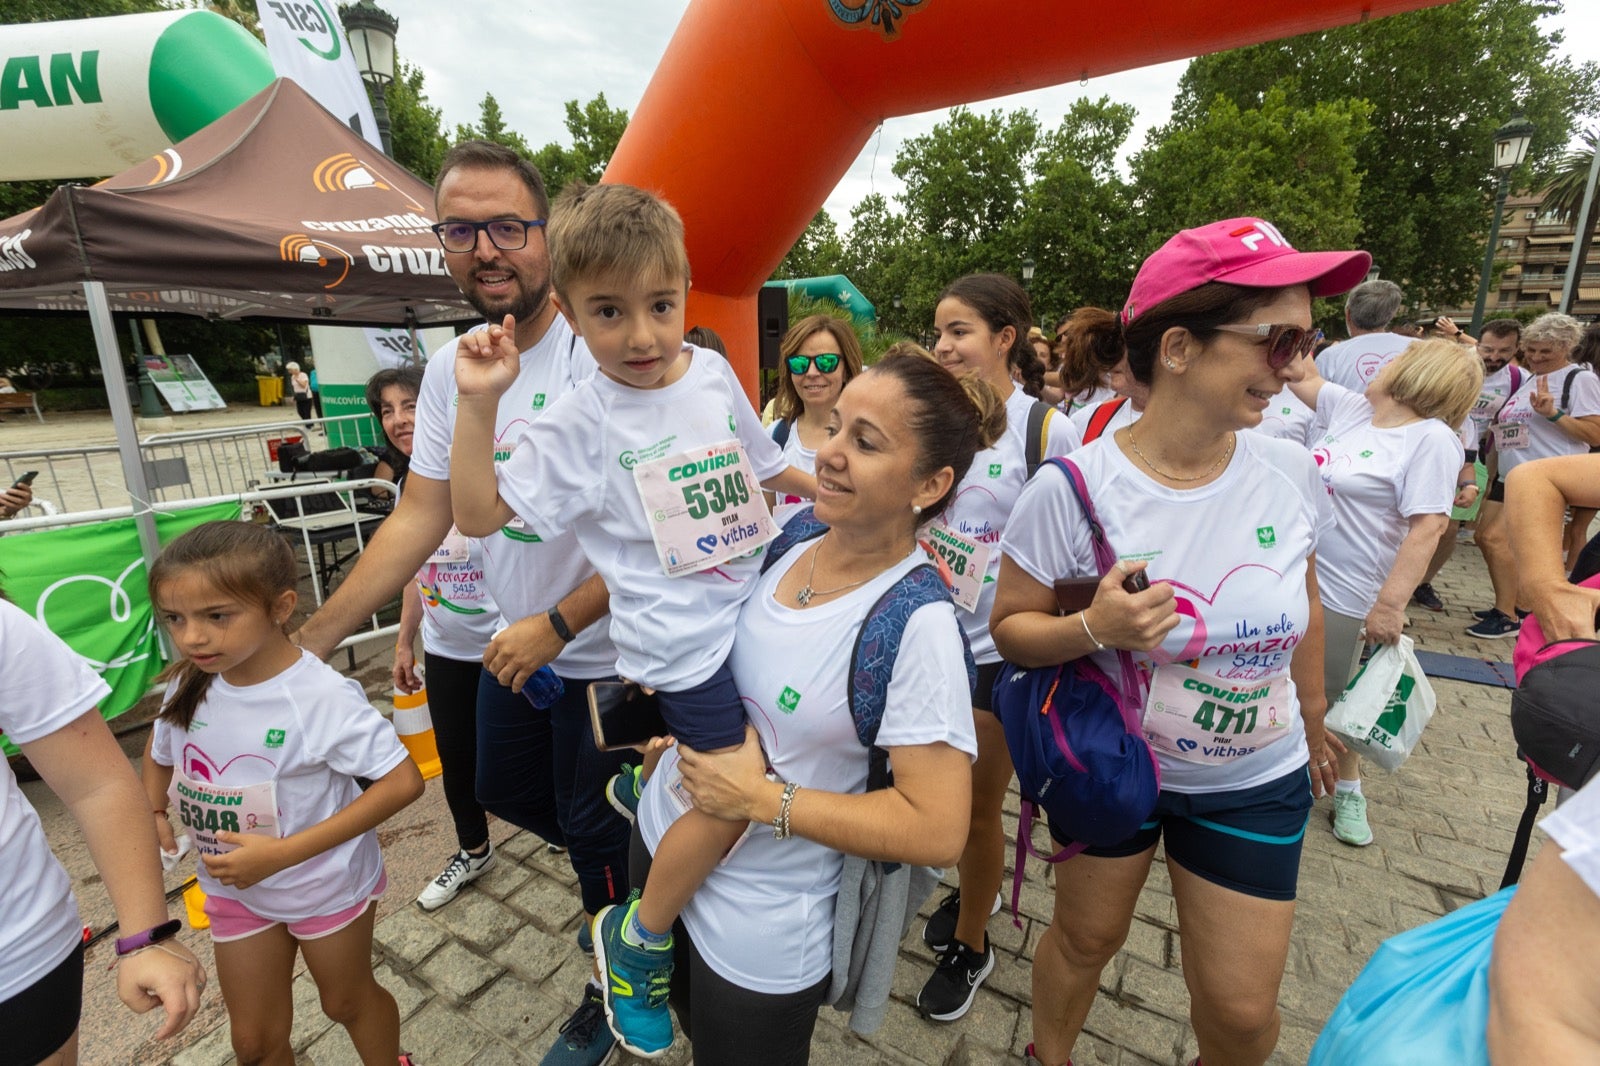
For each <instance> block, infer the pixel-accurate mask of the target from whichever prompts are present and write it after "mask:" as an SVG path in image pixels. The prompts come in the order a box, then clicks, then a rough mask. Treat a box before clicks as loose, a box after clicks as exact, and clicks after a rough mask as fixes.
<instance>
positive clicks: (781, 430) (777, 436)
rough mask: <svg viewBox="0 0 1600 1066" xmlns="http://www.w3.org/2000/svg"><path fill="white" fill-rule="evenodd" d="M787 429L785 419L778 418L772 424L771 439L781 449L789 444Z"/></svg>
mask: <svg viewBox="0 0 1600 1066" xmlns="http://www.w3.org/2000/svg"><path fill="white" fill-rule="evenodd" d="M789 429H790V426H789V420H788V419H787V418H780V419H778V420H777V421H776V422H774V423H772V430H771V433H772V439H773V440H775V441H777V442H778V447H780V448H781V447H783V446H784V445H785V444H788V443H789Z"/></svg>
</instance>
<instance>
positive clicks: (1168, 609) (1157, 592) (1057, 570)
mask: <svg viewBox="0 0 1600 1066" xmlns="http://www.w3.org/2000/svg"><path fill="white" fill-rule="evenodd" d="M1370 262H1371V257H1370V256H1368V255H1367V254H1366V253H1365V252H1313V253H1304V252H1297V251H1296V250H1295V249H1294V248H1293V247H1292V246H1291V245H1290V244H1289V242H1288V241H1287V240H1286V239H1285V238H1284V236H1283V235H1282V234H1281V233H1279V232H1278V230H1277V229H1276V228H1275V227H1273V226H1272V225H1271V224H1270V223H1268V222H1264V221H1262V220H1260V219H1254V218H1236V219H1228V220H1225V221H1222V222H1216V223H1212V224H1211V225H1209V226H1202V227H1199V228H1197V229H1192V230H1185V231H1184V232H1182V233H1179V234H1178V235H1177V236H1175V237H1173V238H1172V239H1171V240H1169V241H1168V242H1167V243H1166V244H1165V245H1163V246H1162V247H1161V248H1160V249H1159V250H1158V251H1156V253H1155V254H1154V255H1152V256H1151V257H1150V258H1149V259H1147V260H1145V262H1144V265H1143V266H1142V267H1141V268H1140V269H1139V273H1138V276H1137V277H1136V278H1135V279H1134V283H1133V291H1132V292H1131V293H1130V294H1129V296H1128V301H1127V304H1126V305H1125V306H1124V307H1123V309H1122V311H1121V312H1120V313H1119V314H1113V313H1111V312H1106V311H1101V312H1098V313H1096V312H1079V323H1080V327H1081V328H1083V329H1085V330H1088V331H1091V332H1093V333H1094V334H1095V342H1096V346H1097V347H1098V348H1100V349H1101V350H1103V351H1107V352H1108V353H1114V352H1122V353H1125V355H1126V358H1127V361H1128V369H1129V372H1130V373H1131V374H1132V375H1133V377H1134V378H1135V379H1136V380H1137V381H1138V382H1140V383H1141V384H1143V385H1146V386H1148V387H1149V390H1150V397H1149V401H1148V403H1147V405H1146V408H1145V415H1144V417H1143V418H1141V419H1139V420H1138V421H1137V422H1134V423H1132V424H1131V425H1127V426H1124V427H1122V428H1119V429H1116V430H1115V432H1110V433H1107V434H1105V435H1104V436H1102V437H1100V438H1099V439H1098V440H1096V441H1094V442H1093V443H1091V444H1086V445H1085V446H1084V447H1083V448H1081V449H1080V450H1078V451H1077V452H1074V453H1073V456H1072V461H1073V462H1074V463H1076V465H1077V466H1078V467H1079V469H1081V470H1082V472H1083V475H1084V479H1085V481H1086V483H1087V484H1088V487H1089V495H1090V499H1091V502H1092V504H1093V506H1094V508H1095V511H1096V512H1097V514H1098V517H1099V519H1100V522H1101V524H1102V526H1103V527H1104V529H1105V533H1106V537H1107V539H1108V540H1109V542H1110V544H1111V546H1112V547H1113V548H1114V549H1115V550H1116V552H1117V553H1118V558H1119V559H1120V560H1121V561H1120V562H1119V563H1118V564H1117V566H1116V567H1115V568H1114V569H1113V570H1112V572H1111V573H1110V574H1107V575H1105V576H1104V578H1103V579H1101V580H1100V582H1099V584H1098V586H1096V588H1095V590H1094V594H1093V599H1092V601H1091V602H1090V603H1089V605H1088V607H1086V608H1084V609H1083V610H1080V611H1075V612H1072V613H1070V614H1066V615H1063V614H1062V613H1061V612H1060V610H1059V609H1058V608H1057V606H1056V602H1057V601H1056V594H1055V589H1054V585H1055V583H1056V582H1058V581H1062V580H1067V579H1074V578H1077V579H1082V578H1086V577H1087V578H1094V577H1097V576H1099V575H1098V571H1097V569H1096V568H1095V565H1094V554H1093V550H1092V548H1091V545H1090V536H1089V528H1088V525H1087V522H1086V519H1085V516H1084V514H1083V512H1082V510H1081V509H1080V508H1079V506H1078V505H1077V503H1076V502H1075V500H1074V496H1073V493H1072V490H1071V488H1070V486H1069V483H1068V481H1067V479H1066V478H1065V477H1064V476H1062V475H1061V474H1060V473H1058V472H1056V471H1041V472H1040V475H1039V476H1038V477H1036V478H1034V479H1033V480H1032V481H1031V482H1030V483H1029V485H1028V487H1027V488H1025V489H1024V490H1023V492H1022V495H1021V497H1020V498H1019V499H1018V501H1017V505H1016V508H1015V510H1014V511H1013V512H1012V515H1011V520H1010V523H1009V524H1008V525H1007V527H1006V530H1005V533H1004V535H1003V536H1002V538H1001V542H1000V548H1001V551H1002V553H1003V559H1002V561H1001V568H1000V580H999V589H998V591H997V594H996V597H995V606H994V614H993V617H992V630H993V633H994V639H995V643H996V645H997V646H998V647H999V649H1000V651H1001V653H1002V654H1003V655H1004V656H1005V658H1006V659H1007V660H1008V661H1010V662H1014V663H1017V664H1019V665H1022V666H1046V665H1050V664H1054V663H1059V662H1064V661H1070V660H1072V659H1076V658H1079V657H1081V656H1085V655H1089V656H1092V657H1093V658H1094V659H1095V660H1096V662H1097V663H1098V665H1100V667H1101V668H1102V669H1103V670H1105V671H1106V672H1107V674H1108V676H1113V677H1114V676H1117V674H1118V671H1117V667H1116V661H1115V649H1118V648H1122V649H1128V650H1130V651H1133V652H1134V653H1135V658H1136V660H1137V661H1138V662H1139V663H1140V666H1141V668H1142V670H1143V671H1144V672H1145V674H1146V677H1147V679H1148V681H1149V687H1150V695H1149V698H1148V699H1147V700H1146V703H1145V717H1144V728H1145V735H1146V738H1147V739H1148V740H1149V742H1150V744H1151V746H1152V748H1153V749H1154V750H1155V752H1156V755H1157V758H1158V761H1159V763H1160V769H1161V794H1160V799H1159V801H1158V803H1157V806H1156V809H1155V811H1154V813H1153V814H1152V815H1151V817H1150V819H1149V820H1148V821H1147V822H1146V823H1145V825H1144V826H1142V827H1141V828H1140V830H1139V831H1138V832H1137V833H1135V834H1134V835H1133V836H1132V837H1130V838H1129V839H1127V840H1125V841H1123V842H1121V843H1120V844H1118V845H1115V846H1112V847H1091V848H1089V849H1087V850H1085V851H1083V852H1081V853H1079V854H1077V855H1075V856H1074V857H1073V858H1071V859H1069V860H1067V861H1066V862H1065V863H1063V864H1062V865H1061V866H1060V867H1059V868H1058V869H1057V871H1056V907H1055V914H1054V917H1053V919H1052V921H1051V924H1050V927H1049V929H1048V930H1047V931H1046V932H1045V935H1044V937H1043V939H1042V940H1041V941H1040V943H1039V945H1038V948H1037V949H1036V952H1035V955H1034V968H1033V1035H1034V1043H1033V1045H1031V1046H1030V1048H1029V1055H1030V1061H1032V1062H1035V1063H1038V1064H1041V1066H1062V1064H1063V1063H1067V1062H1069V1061H1070V1058H1069V1057H1070V1055H1071V1053H1072V1047H1073V1044H1074V1042H1075V1041H1076V1040H1077V1036H1078V1032H1079V1030H1080V1029H1081V1028H1082V1026H1083V1022H1084V1019H1085V1017H1086V1016H1087V1015H1088V1013H1089V1008H1090V1005H1091V1004H1092V1003H1093V1001H1094V995H1095V991H1096V988H1097V987H1098V985H1099V978H1100V972H1101V970H1102V969H1103V968H1104V966H1105V964H1106V963H1107V962H1109V961H1110V960H1111V958H1112V957H1113V956H1114V955H1115V954H1116V952H1117V950H1118V949H1119V948H1120V947H1121V946H1122V942H1123V940H1124V939H1125V938H1126V936H1127V934H1128V929H1129V926H1130V923H1131V922H1132V919H1133V912H1134V906H1135V904H1136V902H1137V900H1138V897H1139V892H1140V889H1141V888H1142V887H1143V886H1144V883H1145V880H1146V878H1147V877H1148V876H1149V873H1150V867H1151V863H1152V860H1153V859H1154V856H1155V848H1156V844H1157V842H1158V841H1160V840H1162V839H1163V838H1164V839H1165V846H1166V858H1167V872H1168V874H1169V877H1170V880H1171V883H1172V896H1173V900H1174V902H1175V904H1176V907H1177V920H1178V935H1179V937H1180V938H1181V943H1182V951H1183V970H1184V978H1185V981H1186V983H1187V985H1188V988H1189V994H1190V1020H1191V1024H1192V1025H1193V1028H1194V1032H1195V1037H1196V1039H1197V1041H1198V1044H1199V1049H1198V1050H1199V1054H1200V1057H1201V1058H1202V1059H1205V1060H1207V1061H1211V1062H1213V1063H1224V1062H1225V1063H1230V1064H1232V1063H1242V1064H1250V1063H1262V1062H1265V1061H1266V1060H1267V1058H1268V1056H1269V1055H1271V1053H1272V1050H1273V1047H1274V1046H1275V1045H1276V1044H1277V1040H1278V1028H1279V1015H1278V1006H1277V1000H1278V986H1279V984H1280V982H1281V980H1282V977H1283V969H1284V963H1285V960H1286V959H1287V957H1288V950H1289V933H1290V929H1291V926H1292V925H1293V921H1294V898H1295V888H1296V881H1297V876H1298V870H1299V864H1300V846H1301V841H1302V839H1303V837H1304V833H1305V826H1306V819H1307V817H1308V815H1309V812H1310V810H1311V803H1312V799H1313V797H1314V796H1319V795H1323V794H1325V793H1328V792H1331V791H1332V789H1333V785H1334V780H1335V775H1334V769H1333V760H1334V758H1335V756H1336V755H1337V753H1338V750H1339V749H1338V746H1337V743H1336V742H1333V741H1330V740H1329V738H1328V737H1327V735H1326V734H1325V732H1324V730H1323V717H1324V713H1325V711H1326V698H1325V694H1324V691H1323V677H1322V609H1321V605H1320V602H1319V599H1318V595H1317V581H1316V565H1315V561H1316V547H1317V541H1318V538H1319V537H1320V536H1321V535H1322V534H1323V533H1324V532H1325V531H1326V530H1327V529H1328V528H1329V526H1330V525H1331V510H1330V508H1329V505H1328V496H1327V491H1326V490H1325V489H1324V488H1323V485H1322V482H1321V479H1320V478H1319V477H1318V475H1317V468H1316V464H1315V462H1314V461H1313V459H1312V457H1311V455H1310V454H1309V453H1308V452H1307V451H1306V450H1305V449H1304V448H1302V447H1300V446H1298V445H1296V444H1292V443H1289V442H1287V441H1280V440H1275V439H1272V438H1269V437H1266V436H1264V435H1262V434H1258V433H1243V432H1240V431H1241V430H1245V429H1249V428H1251V427H1253V426H1255V425H1257V424H1258V423H1260V421H1261V419H1262V414H1263V412H1264V411H1265V410H1266V409H1267V407H1268V405H1269V404H1270V403H1272V401H1273V398H1274V397H1275V396H1276V394H1277V393H1278V392H1279V391H1280V390H1281V389H1282V388H1283V385H1284V383H1285V381H1286V380H1287V379H1288V377H1289V376H1290V368H1291V365H1292V364H1293V363H1294V362H1295V361H1296V360H1299V359H1302V358H1304V357H1305V356H1306V355H1308V354H1309V353H1310V352H1311V350H1312V348H1313V346H1314V345H1315V343H1316V340H1317V337H1318V334H1317V331H1316V330H1314V329H1312V328H1311V298H1312V297H1313V296H1332V295H1336V294H1338V293H1342V292H1345V291H1347V290H1349V289H1350V288H1351V287H1353V286H1354V285H1355V284H1356V283H1357V282H1359V281H1360V280H1361V279H1362V278H1363V277H1364V276H1365V275H1366V272H1367V268H1368V266H1369V264H1370ZM1139 570H1144V571H1146V572H1147V575H1148V577H1149V579H1150V587H1149V588H1147V589H1144V590H1143V591H1140V592H1134V593H1129V592H1127V591H1125V590H1124V589H1123V584H1122V583H1123V580H1124V578H1126V577H1127V576H1128V575H1129V574H1130V573H1133V572H1135V571H1139ZM1202 693H1208V694H1210V695H1202ZM1052 835H1054V831H1052ZM1070 842H1071V841H1070V840H1061V841H1060V843H1062V844H1067V843H1070Z"/></svg>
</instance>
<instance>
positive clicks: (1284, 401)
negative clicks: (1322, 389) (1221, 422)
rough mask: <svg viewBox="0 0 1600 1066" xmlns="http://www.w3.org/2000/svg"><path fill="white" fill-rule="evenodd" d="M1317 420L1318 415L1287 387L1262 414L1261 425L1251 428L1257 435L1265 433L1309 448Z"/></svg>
mask: <svg viewBox="0 0 1600 1066" xmlns="http://www.w3.org/2000/svg"><path fill="white" fill-rule="evenodd" d="M1316 420H1317V413H1316V412H1315V411H1313V410H1312V409H1311V408H1309V407H1307V406H1306V405H1305V404H1303V403H1301V402H1300V397H1298V396H1296V395H1295V394H1294V390H1293V389H1291V388H1289V387H1287V386H1285V387H1284V389H1283V391H1282V392H1280V393H1278V395H1276V396H1274V397H1273V398H1272V402H1271V403H1270V404H1268V405H1267V409H1266V410H1265V411H1263V412H1262V413H1261V423H1260V425H1256V426H1252V427H1251V428H1252V429H1254V430H1255V431H1256V432H1257V433H1264V434H1266V435H1267V436H1269V437H1276V438H1277V439H1278V440H1287V441H1293V442H1294V443H1295V444H1298V445H1300V446H1301V447H1302V448H1309V447H1311V442H1312V439H1313V437H1314V435H1315V423H1316Z"/></svg>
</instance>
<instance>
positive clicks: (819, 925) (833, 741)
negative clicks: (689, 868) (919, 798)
mask: <svg viewBox="0 0 1600 1066" xmlns="http://www.w3.org/2000/svg"><path fill="white" fill-rule="evenodd" d="M804 554H805V552H804V551H803V550H802V547H801V546H797V547H795V548H794V549H792V550H791V551H790V552H789V553H788V554H787V555H786V556H785V557H784V558H782V559H780V560H778V562H777V563H776V564H774V565H773V567H772V569H771V570H769V571H768V572H767V573H766V574H764V575H762V577H761V578H760V579H759V581H758V582H757V584H756V592H755V595H753V596H751V597H750V599H749V601H748V602H746V603H745V605H744V610H743V611H741V612H740V615H739V639H738V640H737V641H735V642H734V645H733V653H732V655H731V657H730V659H729V665H730V666H731V667H732V669H733V676H734V680H735V681H736V682H737V683H738V686H739V692H740V694H741V695H742V696H743V697H744V702H745V709H746V714H747V715H748V717H749V719H750V722H751V724H752V725H754V726H755V728H756V731H757V732H758V733H759V734H760V735H761V746H762V748H763V749H765V751H766V753H767V758H768V760H769V761H770V763H771V765H772V768H773V770H774V771H776V772H777V774H778V776H779V777H780V778H782V779H783V780H785V781H794V782H797V783H798V784H800V785H803V786H804V787H805V788H808V789H818V790H826V791H829V792H845V793H856V792H862V791H864V790H865V789H866V785H867V759H868V755H867V749H866V748H864V747H862V745H861V741H860V740H858V739H857V737H856V732H855V722H854V720H853V719H852V718H851V716H850V700H849V694H848V688H847V685H848V675H849V672H850V671H849V664H850V656H851V652H852V651H853V650H854V648H855V641H856V635H857V633H858V632H859V631H860V629H861V623H862V621H863V620H864V619H865V618H866V614H867V611H868V610H869V609H870V608H871V607H872V605H873V604H874V603H875V602H877V599H878V597H879V596H881V595H883V593H884V592H885V591H886V590H887V589H888V587H889V586H890V584H892V583H893V582H894V581H896V580H898V579H899V578H900V576H901V575H903V574H905V573H906V572H908V571H909V570H910V569H911V568H912V567H913V566H915V565H917V564H918V563H925V562H927V557H926V556H924V555H923V553H922V552H921V551H920V550H918V551H914V552H913V553H912V554H911V555H909V556H907V557H906V558H905V559H904V560H902V561H901V562H900V563H898V564H896V565H895V566H892V567H890V568H889V569H888V570H886V571H884V572H883V573H882V574H880V575H878V576H877V577H876V578H873V579H872V580H871V581H870V582H868V583H867V584H866V585H863V586H862V587H861V588H859V589H857V590H855V591H854V592H851V593H849V594H848V595H845V596H842V597H840V598H839V599H837V600H834V601H832V602H831V603H825V604H821V605H819V606H816V607H811V608H808V609H806V610H800V609H798V608H795V607H792V606H789V605H787V604H779V603H776V602H774V601H773V598H772V597H773V593H774V591H775V590H776V589H777V587H778V582H779V580H781V578H782V577H783V574H784V573H785V572H786V571H787V570H788V569H789V567H790V566H793V565H795V563H796V561H797V560H799V559H800V558H801V557H802V556H803V555H804ZM952 612H953V608H951V607H950V606H948V605H945V604H931V605H929V606H926V607H923V608H921V609H920V610H918V611H917V612H916V613H915V614H913V615H912V616H911V618H910V620H909V621H908V622H907V623H906V628H905V633H904V636H903V638H902V640H901V643H900V652H899V655H898V656H897V658H896V659H895V664H894V674H893V675H892V676H891V678H890V680H889V688H888V694H887V700H886V703H885V706H884V712H883V721H882V724H881V725H880V726H879V728H878V737H877V743H878V746H879V747H881V748H885V749H887V750H888V751H889V752H890V754H891V757H892V755H893V751H894V749H895V748H896V747H913V746H917V745H923V744H938V743H941V742H942V743H946V744H949V745H951V746H952V747H954V748H956V749H958V750H960V751H963V752H966V753H967V755H969V756H972V757H976V756H977V752H978V742H977V736H976V734H975V732H974V726H973V722H972V706H971V704H972V699H971V692H970V690H969V689H968V688H967V671H966V666H965V661H964V660H963V658H962V655H961V634H960V631H959V630H958V629H957V627H956V624H955V619H954V618H953V617H952ZM677 757H678V753H677V749H670V750H669V751H668V752H667V754H666V756H665V757H664V758H663V759H662V761H661V764H660V766H659V767H658V768H657V769H656V772H655V774H654V775H652V777H651V778H650V782H649V784H648V785H647V786H646V787H645V791H644V796H643V797H642V799H641V801H640V804H639V829H640V832H641V833H642V834H643V836H644V840H645V843H646V844H647V845H649V847H650V850H651V851H652V852H653V851H655V849H656V847H657V845H659V844H660V842H661V837H662V835H663V834H664V833H665V832H666V831H667V827H668V826H670V825H671V824H672V822H673V821H674V820H675V819H676V817H677V807H676V806H675V805H674V803H673V801H672V800H671V798H670V797H669V796H668V794H667V791H666V789H665V788H664V787H662V784H663V782H665V781H666V780H668V779H669V778H668V775H669V774H670V773H671V771H672V768H673V767H674V766H675V765H676V763H677ZM804 796H805V793H804V792H802V793H801V799H800V800H799V801H798V802H800V803H803V802H804ZM843 867H844V856H843V854H841V853H840V852H837V851H834V850H833V849H831V848H827V847H824V846H822V845H821V844H817V843H815V842H813V841H810V840H805V839H802V838H801V837H798V836H796V837H791V838H790V839H788V840H774V839H773V837H772V833H771V832H770V831H767V830H764V829H763V828H762V827H760V826H757V827H756V829H755V831H754V832H753V833H752V834H751V835H750V836H749V837H748V838H746V839H745V841H744V843H743V844H741V845H740V847H739V849H738V850H737V851H736V852H734V853H733V855H732V857H731V858H729V859H728V861H727V862H726V863H725V864H723V865H721V866H718V867H717V868H716V869H715V870H713V871H712V873H711V876H709V877H708V878H706V880H705V883H704V884H702V885H701V886H700V889H699V891H697V892H696V893H695V894H694V897H693V898H692V899H691V900H690V901H689V905H688V906H687V907H685V908H684V910H683V922H684V924H685V925H686V926H688V929H689V934H690V936H692V937H693V938H694V945H695V949H696V950H698V951H699V952H700V954H701V955H702V956H703V957H704V958H705V960H706V962H707V963H708V964H709V965H710V966H711V968H712V969H713V970H715V971H716V972H717V973H718V974H720V975H721V976H722V977H724V978H726V979H727V980H729V981H732V982H733V983H734V984H736V985H739V986H740V987H742V988H748V989H752V990H754V991H757V992H766V993H773V994H783V993H788V992H797V991H800V990H801V989H804V988H809V987H810V986H812V985H814V984H816V983H817V982H818V981H820V980H822V978H823V977H825V976H827V974H828V971H829V970H830V969H831V968H832V966H833V911H834V901H835V899H836V897H837V895H838V892H839V874H840V871H841V870H842V869H843Z"/></svg>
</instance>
